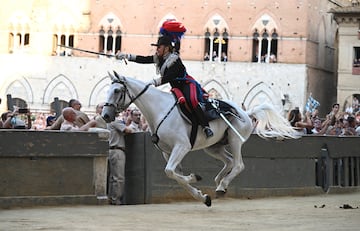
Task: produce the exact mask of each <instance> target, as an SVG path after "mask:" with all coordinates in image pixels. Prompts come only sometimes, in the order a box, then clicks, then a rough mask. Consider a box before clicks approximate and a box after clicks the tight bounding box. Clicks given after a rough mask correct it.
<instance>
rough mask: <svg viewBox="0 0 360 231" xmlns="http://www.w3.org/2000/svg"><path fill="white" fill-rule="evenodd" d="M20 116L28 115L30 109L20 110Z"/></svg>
mask: <svg viewBox="0 0 360 231" xmlns="http://www.w3.org/2000/svg"><path fill="white" fill-rule="evenodd" d="M18 111H19V114H26V113H28V112H29V109H27V108H19V110H18Z"/></svg>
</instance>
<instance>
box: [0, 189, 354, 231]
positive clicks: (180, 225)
mask: <svg viewBox="0 0 360 231" xmlns="http://www.w3.org/2000/svg"><path fill="white" fill-rule="evenodd" d="M344 204H348V205H350V206H351V207H353V208H356V207H359V209H343V208H340V207H343V206H344ZM0 230H4V231H5V230H6V231H8V230H72V231H73V230H261V231H264V230H276V231H281V230H291V231H293V230H316V231H321V230H324V231H325V230H326V231H329V230H336V231H339V230H351V231H354V230H360V192H357V193H351V194H336V195H335V194H330V195H318V196H308V197H275V198H261V199H252V200H247V199H231V198H226V199H216V200H213V204H212V206H211V207H210V208H208V207H206V206H205V205H204V204H202V203H199V202H195V201H194V202H175V203H168V204H147V205H126V206H110V205H101V206H100V205H99V206H58V207H34V208H14V209H5V210H0Z"/></svg>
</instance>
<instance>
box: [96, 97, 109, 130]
mask: <svg viewBox="0 0 360 231" xmlns="http://www.w3.org/2000/svg"><path fill="white" fill-rule="evenodd" d="M104 104H105V103H99V104H98V105H96V115H95V116H94V120H95V121H96V127H97V128H105V129H106V128H107V126H106V122H105V120H104V119H103V117H102V116H101V113H102V110H103V108H104Z"/></svg>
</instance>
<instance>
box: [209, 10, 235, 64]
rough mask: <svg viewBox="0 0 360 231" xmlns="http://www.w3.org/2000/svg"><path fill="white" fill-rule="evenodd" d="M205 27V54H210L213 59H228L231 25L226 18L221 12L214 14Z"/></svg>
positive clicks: (219, 60)
mask: <svg viewBox="0 0 360 231" xmlns="http://www.w3.org/2000/svg"><path fill="white" fill-rule="evenodd" d="M205 28H206V32H205V38H204V44H205V50H204V52H205V54H208V55H209V57H210V58H209V59H210V60H211V61H217V62H221V61H222V60H223V61H227V55H228V42H229V33H228V28H229V27H228V25H227V23H226V20H225V19H224V18H223V17H221V16H220V15H219V14H214V15H213V16H212V17H211V18H210V19H209V20H208V21H207V23H206V24H205ZM222 56H223V58H222ZM204 59H205V58H204Z"/></svg>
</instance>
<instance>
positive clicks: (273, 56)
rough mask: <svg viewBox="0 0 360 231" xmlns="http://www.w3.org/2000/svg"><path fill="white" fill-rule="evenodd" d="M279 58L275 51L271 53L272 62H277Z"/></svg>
mask: <svg viewBox="0 0 360 231" xmlns="http://www.w3.org/2000/svg"><path fill="white" fill-rule="evenodd" d="M276 62H277V59H276V55H275V54H274V53H271V55H270V63H276Z"/></svg>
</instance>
